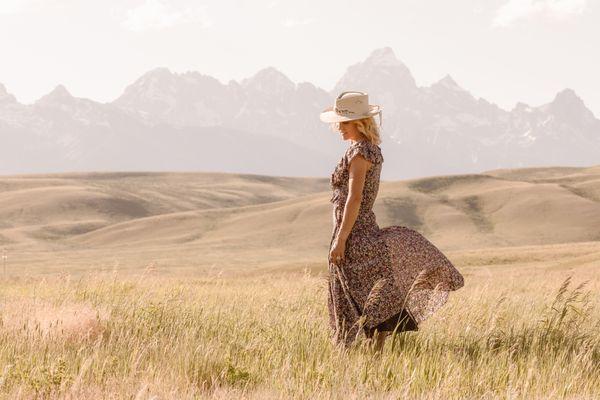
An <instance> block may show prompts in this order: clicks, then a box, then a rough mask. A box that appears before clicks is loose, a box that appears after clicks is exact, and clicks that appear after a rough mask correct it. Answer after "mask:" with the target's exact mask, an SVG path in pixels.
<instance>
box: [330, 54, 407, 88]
mask: <svg viewBox="0 0 600 400" xmlns="http://www.w3.org/2000/svg"><path fill="white" fill-rule="evenodd" d="M416 89H417V85H416V82H415V79H414V78H413V76H412V74H411V72H410V70H409V69H408V68H407V67H406V65H404V63H402V62H401V61H400V60H399V59H398V58H397V57H396V54H395V53H394V50H393V49H392V48H391V47H389V46H386V47H382V48H378V49H375V50H373V51H372V52H371V54H369V56H368V57H367V58H366V59H365V60H364V61H361V62H358V63H356V64H353V65H351V66H349V67H348V68H347V69H346V72H345V73H344V75H343V76H342V78H340V80H339V81H338V82H337V83H336V85H335V87H334V88H333V89H332V90H331V92H330V95H332V96H335V95H337V93H339V92H342V91H345V90H370V91H374V92H386V91H389V90H395V91H396V92H398V93H402V96H410V95H411V93H413V92H414V91H415V90H416Z"/></svg>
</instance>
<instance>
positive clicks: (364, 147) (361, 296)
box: [320, 91, 464, 351]
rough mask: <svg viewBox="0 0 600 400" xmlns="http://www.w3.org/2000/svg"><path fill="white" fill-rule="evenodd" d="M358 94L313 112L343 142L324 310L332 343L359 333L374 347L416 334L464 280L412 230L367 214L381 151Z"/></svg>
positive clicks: (363, 96) (364, 97)
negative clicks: (390, 338)
mask: <svg viewBox="0 0 600 400" xmlns="http://www.w3.org/2000/svg"><path fill="white" fill-rule="evenodd" d="M381 111H382V110H381V108H380V106H378V105H371V104H369V98H368V94H367V93H365V92H355V91H349V92H343V93H341V94H340V95H339V96H338V97H337V98H336V99H335V104H334V106H333V107H329V108H327V109H325V110H324V111H323V112H322V113H321V114H320V119H321V121H323V122H327V123H330V124H332V126H333V127H334V128H335V129H336V130H337V131H339V132H340V134H341V137H342V140H349V141H350V145H349V146H348V148H347V149H346V151H345V153H344V155H343V157H342V158H341V159H340V161H339V162H338V164H337V165H336V167H335V170H334V171H333V173H332V174H331V179H330V186H331V189H332V191H333V195H332V197H331V199H330V201H331V203H333V232H332V236H331V242H330V245H329V257H328V258H329V260H328V261H329V274H328V278H327V280H328V289H329V292H328V310H329V323H330V327H331V332H332V336H331V337H332V341H333V342H334V343H335V344H342V345H343V346H344V347H348V346H350V345H351V344H352V343H353V342H354V341H355V340H356V339H357V338H358V337H359V335H360V334H361V333H364V335H365V336H366V337H367V338H368V339H369V340H370V341H372V343H373V348H374V349H375V350H376V351H379V350H380V349H381V348H382V346H383V344H384V342H385V339H386V337H387V336H388V335H389V334H391V333H393V332H403V331H416V330H418V326H419V324H420V323H421V322H422V321H423V320H425V319H426V318H427V317H429V316H430V315H431V314H433V313H434V312H435V311H436V310H438V309H439V308H440V307H441V306H442V305H444V304H445V303H446V300H447V298H448V293H449V291H453V290H457V289H459V288H461V287H462V286H463V285H464V279H463V276H462V275H461V274H460V272H459V271H458V270H457V269H456V268H455V267H454V265H453V264H452V263H451V262H450V261H449V260H448V259H447V258H446V256H445V255H444V254H443V253H442V252H441V251H440V250H439V249H438V248H437V247H436V246H435V245H433V244H432V243H431V242H430V241H429V240H427V239H426V238H425V237H424V236H422V235H421V234H420V233H418V232H417V231H415V230H413V229H411V228H408V227H405V226H388V227H384V228H380V227H379V225H378V224H377V222H376V219H375V214H374V212H373V204H374V202H375V199H376V197H377V193H378V190H379V180H380V174H381V168H382V164H383V155H382V153H381V148H380V147H379V144H380V143H381V138H380V135H379V128H378V127H377V125H376V122H375V119H374V116H375V115H377V114H379V118H380V125H381Z"/></svg>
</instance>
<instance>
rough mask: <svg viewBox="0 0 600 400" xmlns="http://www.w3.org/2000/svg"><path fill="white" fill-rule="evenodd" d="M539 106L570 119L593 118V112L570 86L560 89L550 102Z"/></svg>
mask: <svg viewBox="0 0 600 400" xmlns="http://www.w3.org/2000/svg"><path fill="white" fill-rule="evenodd" d="M541 108H543V109H545V108H547V109H548V110H549V111H550V112H552V113H553V114H555V115H558V116H560V117H562V118H566V119H568V120H572V121H575V120H582V119H586V120H587V119H593V118H594V114H593V113H592V112H591V111H590V110H589V109H588V108H587V107H586V106H585V104H584V102H583V100H582V99H581V98H580V97H579V96H577V93H575V91H574V90H573V89H571V88H566V89H563V90H561V91H560V92H558V93H557V94H556V96H554V99H553V100H552V102H550V103H549V104H547V105H545V106H542V107H541Z"/></svg>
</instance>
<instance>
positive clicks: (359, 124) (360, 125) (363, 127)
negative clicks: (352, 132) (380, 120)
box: [330, 117, 381, 144]
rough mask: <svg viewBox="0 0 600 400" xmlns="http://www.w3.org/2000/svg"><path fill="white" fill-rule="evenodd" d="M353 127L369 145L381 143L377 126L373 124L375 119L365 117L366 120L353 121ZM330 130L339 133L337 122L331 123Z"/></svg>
mask: <svg viewBox="0 0 600 400" xmlns="http://www.w3.org/2000/svg"><path fill="white" fill-rule="evenodd" d="M350 122H353V123H354V125H355V126H356V129H357V130H358V131H359V132H360V133H361V134H362V135H363V136H364V137H365V138H366V139H367V140H368V141H370V142H371V143H373V144H380V143H381V136H380V135H379V127H378V126H377V123H376V122H375V118H373V117H367V118H361V119H355V120H353V121H350ZM330 126H331V130H333V131H339V130H340V123H339V122H333V123H331V125H330Z"/></svg>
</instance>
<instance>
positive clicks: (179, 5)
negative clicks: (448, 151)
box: [0, 0, 600, 118]
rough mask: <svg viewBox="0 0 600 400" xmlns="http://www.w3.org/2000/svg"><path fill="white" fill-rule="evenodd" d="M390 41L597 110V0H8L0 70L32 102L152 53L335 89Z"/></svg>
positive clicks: (135, 68) (87, 88) (488, 84)
mask: <svg viewBox="0 0 600 400" xmlns="http://www.w3.org/2000/svg"><path fill="white" fill-rule="evenodd" d="M383 46H390V47H392V48H393V49H394V52H395V53H396V55H397V56H398V58H399V59H400V60H401V61H402V62H404V63H405V64H406V65H407V67H408V68H409V69H410V71H411V72H412V74H413V76H414V77H415V79H416V81H417V85H419V86H426V85H430V84H431V83H433V82H435V81H437V80H438V79H440V78H442V77H443V76H444V75H445V74H447V73H449V74H450V75H451V76H452V77H453V78H454V79H455V80H456V81H457V83H458V84H459V85H461V86H462V87H464V88H465V89H467V90H469V91H470V92H471V93H472V94H473V95H474V96H476V97H484V98H485V99H487V100H489V101H492V102H494V103H496V104H498V105H499V106H500V107H502V108H505V109H507V110H509V109H511V108H512V107H513V106H514V105H515V103H516V102H517V101H523V102H525V103H528V104H530V105H534V106H537V105H540V104H543V103H546V102H549V101H551V100H552V98H553V97H554V95H555V94H556V92H558V91H560V90H562V89H564V88H566V87H570V88H572V89H573V90H575V92H577V94H579V96H580V97H581V98H582V99H583V101H584V102H585V104H586V105H587V106H588V108H590V109H591V110H592V111H593V112H594V114H595V115H596V117H599V118H600V51H599V49H600V0H587V1H586V0H452V1H448V0H438V1H428V0H404V1H401V0H393V1H392V0H390V1H377V0H372V1H368V2H367V1H357V0H348V1H340V0H328V1H322V0H319V1H317V0H303V1H284V0H264V1H263V0H237V1H233V0H229V1H228V0H214V1H205V0H98V1H93V0H0V83H3V84H4V85H5V86H6V88H7V90H8V91H9V92H10V93H12V94H14V95H15V96H16V97H17V100H19V101H20V102H22V103H31V102H33V101H35V100H36V99H38V98H39V97H41V96H42V95H44V94H46V93H48V92H49V91H51V90H52V89H53V88H54V87H55V86H56V85H57V84H64V85H65V86H66V87H67V89H68V90H69V91H70V92H71V93H72V94H73V95H74V96H77V97H86V98H90V99H93V100H97V101H101V102H107V101H112V100H114V99H115V98H116V97H118V96H119V95H120V94H121V93H122V92H123V90H124V89H125V87H126V86H127V85H128V84H130V83H132V82H133V81H134V80H135V79H136V78H138V77H139V76H140V75H142V74H143V73H145V72H146V71H148V70H150V69H153V68H156V67H168V68H169V69H170V70H171V71H173V72H185V71H190V70H193V71H199V72H200V73H203V74H208V75H211V76H213V77H215V78H217V79H219V80H220V81H221V82H223V83H227V82H228V81H229V80H230V79H235V80H238V81H239V80H241V79H242V78H245V77H248V76H251V75H253V74H254V73H256V72H257V71H258V70H259V69H261V68H264V67H266V66H274V67H275V68H277V69H279V70H280V71H282V72H283V73H284V74H286V75H287V76H288V77H289V78H290V79H292V80H293V81H294V82H302V81H309V82H312V83H314V84H316V85H317V86H320V87H322V88H323V89H326V90H330V89H331V88H332V87H333V86H334V85H335V83H336V81H337V79H339V78H340V77H341V76H342V74H343V73H344V71H345V69H346V67H348V66H349V65H351V64H354V63H356V62H358V61H362V60H363V59H364V58H366V57H367V56H368V55H369V53H370V52H371V51H372V50H374V49H376V48H379V47H383Z"/></svg>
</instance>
